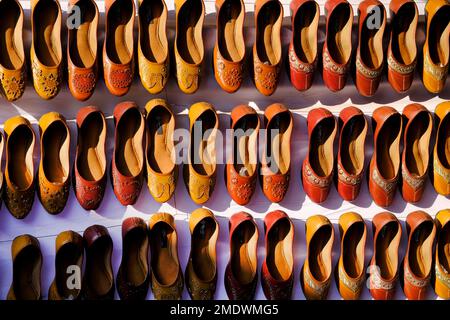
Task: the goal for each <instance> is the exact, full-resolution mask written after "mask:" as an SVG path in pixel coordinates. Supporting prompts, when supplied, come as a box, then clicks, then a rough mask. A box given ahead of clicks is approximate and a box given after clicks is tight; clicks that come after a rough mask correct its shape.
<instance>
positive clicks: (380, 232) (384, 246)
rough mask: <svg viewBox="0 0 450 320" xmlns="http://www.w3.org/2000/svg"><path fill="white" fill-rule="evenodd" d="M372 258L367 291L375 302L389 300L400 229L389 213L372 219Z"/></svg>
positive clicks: (396, 266)
mask: <svg viewBox="0 0 450 320" xmlns="http://www.w3.org/2000/svg"><path fill="white" fill-rule="evenodd" d="M372 231H373V243H374V245H373V257H372V260H371V261H370V266H369V273H370V275H369V282H368V283H369V290H370V294H371V295H372V297H373V298H374V299H375V300H391V299H392V298H393V297H394V294H395V289H396V288H395V287H396V282H397V278H398V267H399V266H398V265H399V262H398V246H399V244H400V240H401V238H402V227H401V225H400V222H398V220H397V218H396V217H395V216H394V215H393V214H392V213H389V212H381V213H378V214H376V215H375V216H374V217H373V219H372Z"/></svg>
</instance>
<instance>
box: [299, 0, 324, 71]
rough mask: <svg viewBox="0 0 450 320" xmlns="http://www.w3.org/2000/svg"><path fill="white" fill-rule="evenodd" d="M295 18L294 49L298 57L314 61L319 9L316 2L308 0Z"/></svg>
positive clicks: (304, 60) (310, 61) (306, 60)
mask: <svg viewBox="0 0 450 320" xmlns="http://www.w3.org/2000/svg"><path fill="white" fill-rule="evenodd" d="M299 10H301V11H299V12H297V14H296V15H295V19H294V26H293V28H294V30H293V32H294V36H293V39H294V50H295V53H296V55H297V57H298V58H299V59H300V60H301V61H303V62H306V63H313V62H314V60H315V59H316V55H317V28H318V25H319V15H320V14H319V9H318V7H317V4H316V3H314V2H306V3H305V4H303V5H302V6H301V7H300V9H299Z"/></svg>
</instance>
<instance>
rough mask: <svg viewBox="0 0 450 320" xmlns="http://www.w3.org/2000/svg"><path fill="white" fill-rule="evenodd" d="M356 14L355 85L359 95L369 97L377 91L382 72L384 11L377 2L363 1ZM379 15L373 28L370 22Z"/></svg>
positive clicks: (373, 0)
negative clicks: (357, 29)
mask: <svg viewBox="0 0 450 320" xmlns="http://www.w3.org/2000/svg"><path fill="white" fill-rule="evenodd" d="M375 8H376V9H375ZM358 12H359V43H358V49H357V51H356V77H355V84H356V88H357V89H358V91H359V93H360V94H361V95H363V96H366V97H370V96H373V95H374V94H375V92H376V91H377V89H378V86H379V84H380V80H381V74H382V71H383V65H384V50H383V36H384V30H385V29H386V10H385V9H384V6H383V4H382V3H381V2H380V1H378V0H364V1H362V2H360V3H359V7H358ZM379 14H382V16H381V17H379V19H377V23H380V24H379V25H377V26H376V27H374V26H372V25H371V20H372V19H373V16H374V15H379ZM378 20H379V21H378Z"/></svg>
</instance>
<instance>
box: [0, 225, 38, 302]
mask: <svg viewBox="0 0 450 320" xmlns="http://www.w3.org/2000/svg"><path fill="white" fill-rule="evenodd" d="M11 256H12V266H13V279H12V283H11V287H10V288H9V291H8V295H7V296H6V299H7V300H40V299H41V298H42V292H41V269H42V253H41V247H40V245H39V240H38V239H36V238H35V237H33V236H31V235H29V234H23V235H21V236H18V237H16V238H14V240H13V242H12V244H11Z"/></svg>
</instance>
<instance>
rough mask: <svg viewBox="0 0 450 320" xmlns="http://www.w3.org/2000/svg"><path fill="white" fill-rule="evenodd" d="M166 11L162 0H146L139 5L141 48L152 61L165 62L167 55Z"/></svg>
mask: <svg viewBox="0 0 450 320" xmlns="http://www.w3.org/2000/svg"><path fill="white" fill-rule="evenodd" d="M164 11H165V9H164V5H163V2H162V1H160V0H156V1H154V0H145V1H143V3H142V4H141V6H140V7H139V23H140V40H141V50H142V53H143V54H144V56H145V58H146V59H147V60H149V61H150V62H155V63H163V62H164V61H165V60H166V57H167V50H168V48H167V39H163V38H162V37H165V32H166V31H165V29H164V28H165V25H163V23H165V20H164V19H165V18H164V17H163V16H164V15H167V13H165V12H164Z"/></svg>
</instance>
